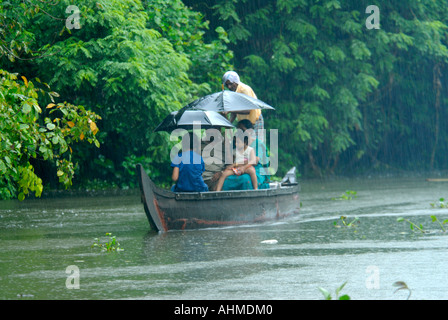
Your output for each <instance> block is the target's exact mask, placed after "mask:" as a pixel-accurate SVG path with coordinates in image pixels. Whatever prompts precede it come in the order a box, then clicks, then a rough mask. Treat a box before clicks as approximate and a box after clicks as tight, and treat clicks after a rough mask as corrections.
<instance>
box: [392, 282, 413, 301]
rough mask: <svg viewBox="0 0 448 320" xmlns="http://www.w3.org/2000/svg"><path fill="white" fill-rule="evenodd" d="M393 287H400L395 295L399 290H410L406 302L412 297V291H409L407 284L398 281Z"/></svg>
mask: <svg viewBox="0 0 448 320" xmlns="http://www.w3.org/2000/svg"><path fill="white" fill-rule="evenodd" d="M392 285H393V286H394V287H398V289H397V290H395V291H394V293H396V292H397V291H398V290H408V291H409V295H408V297H407V299H406V300H409V298H410V297H411V294H412V291H411V289H409V287H408V285H407V284H406V282H404V281H396V282H394V283H393V284H392Z"/></svg>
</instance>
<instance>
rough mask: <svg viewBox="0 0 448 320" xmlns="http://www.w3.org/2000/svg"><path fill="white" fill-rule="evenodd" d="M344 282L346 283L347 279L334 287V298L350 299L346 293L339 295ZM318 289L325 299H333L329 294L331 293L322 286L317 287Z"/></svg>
mask: <svg viewBox="0 0 448 320" xmlns="http://www.w3.org/2000/svg"><path fill="white" fill-rule="evenodd" d="M346 284H347V281H346V282H344V283H343V284H342V285H341V286H339V287H338V288H336V290H335V298H336V300H350V296H349V295H347V294H344V295H342V296H339V294H340V292H341V291H342V289H344V287H345V285H346ZM319 291H320V292H321V293H322V294H323V296H324V299H325V300H332V299H333V297H332V296H331V293H330V292H329V291H328V290H326V289H324V288H319Z"/></svg>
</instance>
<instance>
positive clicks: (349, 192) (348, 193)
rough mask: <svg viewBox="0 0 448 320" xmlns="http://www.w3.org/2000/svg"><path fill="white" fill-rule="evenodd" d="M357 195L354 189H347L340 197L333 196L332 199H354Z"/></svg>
mask: <svg viewBox="0 0 448 320" xmlns="http://www.w3.org/2000/svg"><path fill="white" fill-rule="evenodd" d="M356 197H357V192H356V191H353V190H347V191H345V193H343V194H342V195H341V196H340V197H338V198H331V200H353V199H355V198H356Z"/></svg>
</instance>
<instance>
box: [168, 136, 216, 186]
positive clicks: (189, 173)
mask: <svg viewBox="0 0 448 320" xmlns="http://www.w3.org/2000/svg"><path fill="white" fill-rule="evenodd" d="M193 139H197V137H196V135H194V134H193V133H187V134H186V135H185V136H184V137H183V139H182V153H180V154H178V155H177V156H176V157H175V158H174V159H173V162H172V163H171V167H173V174H172V179H173V181H175V182H176V184H175V185H173V187H172V188H171V191H173V192H204V191H208V187H207V185H206V184H205V182H204V179H203V178H202V173H203V172H204V171H205V164H204V159H203V158H202V157H201V156H200V155H199V154H198V153H196V152H195V151H194V149H193V146H194V145H195V144H194V143H193Z"/></svg>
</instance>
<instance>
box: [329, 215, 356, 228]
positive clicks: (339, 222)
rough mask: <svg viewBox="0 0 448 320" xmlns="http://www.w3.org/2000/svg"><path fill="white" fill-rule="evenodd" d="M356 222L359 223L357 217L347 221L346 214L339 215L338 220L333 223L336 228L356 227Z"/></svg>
mask: <svg viewBox="0 0 448 320" xmlns="http://www.w3.org/2000/svg"><path fill="white" fill-rule="evenodd" d="M357 224H359V218H354V219H353V220H352V221H351V222H348V220H347V217H346V216H340V217H339V220H337V221H335V222H334V223H333V225H334V226H335V227H336V228H356V226H357Z"/></svg>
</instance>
